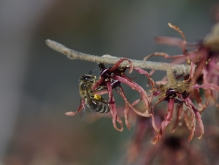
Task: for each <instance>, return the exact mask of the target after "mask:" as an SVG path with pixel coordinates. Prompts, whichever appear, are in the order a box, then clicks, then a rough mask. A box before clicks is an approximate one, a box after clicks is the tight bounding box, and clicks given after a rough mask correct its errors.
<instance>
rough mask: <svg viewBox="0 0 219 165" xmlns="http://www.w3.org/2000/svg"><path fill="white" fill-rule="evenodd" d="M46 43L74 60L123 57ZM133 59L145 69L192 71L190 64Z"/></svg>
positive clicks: (105, 60)
mask: <svg viewBox="0 0 219 165" xmlns="http://www.w3.org/2000/svg"><path fill="white" fill-rule="evenodd" d="M46 44H47V45H48V46H49V47H50V48H51V49H53V50H55V51H58V52H60V53H62V54H64V55H66V56H67V57H68V58H70V59H72V60H76V59H78V60H84V61H89V62H95V63H104V64H115V63H116V62H117V61H119V60H120V59H121V58H123V57H115V56H111V55H103V56H102V57H100V56H95V55H90V54H85V53H81V52H78V51H75V50H72V49H69V48H67V47H66V46H64V45H62V44H60V43H58V42H55V41H52V40H50V39H47V40H46ZM130 60H131V61H132V64H133V67H138V68H144V69H153V70H161V71H167V69H168V68H170V67H171V68H172V71H173V72H174V73H175V74H177V75H187V74H189V73H190V66H186V65H182V64H181V65H173V64H170V63H164V62H152V61H143V60H134V59H130ZM122 65H125V66H128V65H129V64H128V62H127V61H124V62H123V63H122Z"/></svg>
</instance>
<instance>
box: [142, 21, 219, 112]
mask: <svg viewBox="0 0 219 165" xmlns="http://www.w3.org/2000/svg"><path fill="white" fill-rule="evenodd" d="M168 25H169V26H170V27H171V28H173V29H174V30H176V31H177V32H179V33H180V34H181V36H182V39H179V38H173V37H164V36H161V37H156V41H157V42H158V43H161V44H167V45H173V46H178V47H180V48H182V52H183V54H181V55H174V56H170V55H168V54H166V53H161V52H156V53H154V54H151V55H150V56H147V57H146V58H145V59H148V58H149V57H151V56H162V57H164V58H171V59H173V63H174V64H177V63H187V64H189V65H190V66H191V73H190V76H192V77H190V78H191V84H193V85H196V87H195V88H193V90H192V91H191V97H192V96H194V99H195V100H196V101H197V103H198V105H199V108H198V109H199V111H204V110H205V109H206V107H207V106H208V105H209V103H210V102H213V103H214V105H215V106H216V107H217V108H219V104H218V103H217V101H216V100H217V99H218V97H219V93H218V84H219V23H217V24H216V25H215V26H214V27H213V28H212V31H211V33H210V34H208V35H207V36H206V37H205V38H204V39H203V40H202V41H199V42H197V43H188V42H187V41H186V38H185V35H184V33H183V32H182V31H181V30H180V29H179V28H178V27H177V26H175V25H172V24H170V23H169V24H168ZM187 48H193V49H194V48H195V50H193V51H187ZM200 83H202V84H203V85H202V87H204V88H203V89H204V93H205V94H204V96H205V100H206V101H205V103H202V98H201V95H200V92H199V88H198V87H197V86H198V84H200ZM204 84H205V85H204ZM210 84H211V85H210ZM213 84H214V85H213ZM209 85H210V86H211V88H209V87H207V86H209ZM200 88H201V87H200Z"/></svg>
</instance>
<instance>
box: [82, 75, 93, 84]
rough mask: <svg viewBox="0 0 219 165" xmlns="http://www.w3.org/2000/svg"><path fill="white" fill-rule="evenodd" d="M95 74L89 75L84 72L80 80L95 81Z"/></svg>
mask: <svg viewBox="0 0 219 165" xmlns="http://www.w3.org/2000/svg"><path fill="white" fill-rule="evenodd" d="M95 80H96V76H93V75H89V74H84V75H82V76H81V78H80V81H85V82H91V83H93V82H95Z"/></svg>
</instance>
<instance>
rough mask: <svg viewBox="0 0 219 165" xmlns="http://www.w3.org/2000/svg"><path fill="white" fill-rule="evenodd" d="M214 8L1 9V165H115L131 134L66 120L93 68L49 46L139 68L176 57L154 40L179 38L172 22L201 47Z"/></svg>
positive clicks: (4, 5)
mask: <svg viewBox="0 0 219 165" xmlns="http://www.w3.org/2000/svg"><path fill="white" fill-rule="evenodd" d="M217 2H218V0H211V1H207V0H184V1H174V0H166V1H153V0H147V1H140V0H135V1H129V0H126V1H115V2H114V1H107V0H92V1H91V0H47V1H44V0H38V1H28V0H22V1H0V52H1V56H0V59H1V60H0V63H1V64H0V77H1V81H0V164H2V165H39V164H40V165H44V164H45V165H50V164H51V165H58V164H62V165H88V164H89V165H97V164H105V165H111V164H118V163H119V162H120V163H121V160H120V159H121V157H123V155H124V153H125V152H126V150H127V148H126V145H127V143H128V141H129V140H130V139H131V138H132V134H133V132H134V131H133V130H134V129H135V128H134V126H133V127H132V129H131V131H128V130H127V129H126V128H125V130H124V131H123V132H122V133H120V132H118V131H116V130H115V129H114V128H113V126H112V123H111V119H110V118H101V119H99V120H97V121H95V122H91V121H89V120H85V121H83V122H81V116H80V115H79V114H78V115H77V116H75V117H68V116H65V112H67V111H75V110H77V107H78V105H79V99H80V98H79V94H78V79H79V77H80V76H81V75H82V74H84V73H88V72H89V71H90V70H91V69H96V68H97V65H96V64H95V63H88V62H84V61H71V60H69V59H67V58H66V57H65V56H64V55H62V54H60V53H57V52H55V51H53V50H52V49H50V48H48V47H47V46H46V44H45V40H46V39H52V40H55V41H57V42H60V43H62V44H64V45H66V46H67V47H70V48H72V49H74V50H77V51H80V52H84V53H88V54H95V55H103V54H111V55H114V56H120V57H128V58H133V59H139V60H140V59H143V58H144V57H145V56H146V55H148V54H151V53H153V52H158V51H162V52H167V53H169V54H177V53H178V54H179V53H181V50H179V49H178V48H174V47H169V46H164V45H158V44H156V43H155V41H154V37H155V36H160V35H165V36H174V37H180V35H179V34H178V33H177V32H176V31H174V30H172V29H170V28H169V27H168V25H167V23H168V22H171V23H172V24H174V25H177V26H178V27H180V29H181V30H182V31H183V32H184V34H185V35H186V37H187V41H188V42H194V41H198V40H200V39H201V38H203V37H204V36H205V35H206V34H208V33H209V31H210V29H211V27H212V26H213V25H214V24H215V22H216V20H217V18H216V17H215V11H216V10H217V5H218V4H217ZM153 60H157V58H154V59H153ZM161 74H164V73H161ZM145 83H146V80H141V79H139V84H141V85H144V84H145ZM130 92H131V91H130ZM127 95H128V93H127ZM128 97H130V96H128ZM130 99H132V98H130ZM118 104H120V103H118ZM121 105H122V103H121ZM88 116H89V115H88ZM88 116H87V117H88Z"/></svg>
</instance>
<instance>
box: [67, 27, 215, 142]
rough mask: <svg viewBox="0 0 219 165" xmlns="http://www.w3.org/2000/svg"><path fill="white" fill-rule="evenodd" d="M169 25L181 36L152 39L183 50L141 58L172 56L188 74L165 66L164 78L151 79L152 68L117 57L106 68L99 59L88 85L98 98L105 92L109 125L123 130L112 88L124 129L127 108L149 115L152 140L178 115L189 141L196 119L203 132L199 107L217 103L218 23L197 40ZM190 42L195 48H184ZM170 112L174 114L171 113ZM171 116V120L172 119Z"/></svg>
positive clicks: (192, 134)
mask: <svg viewBox="0 0 219 165" xmlns="http://www.w3.org/2000/svg"><path fill="white" fill-rule="evenodd" d="M169 26H170V27H171V28H173V29H175V30H176V31H178V32H179V33H180V34H181V35H182V38H183V39H177V38H171V37H157V38H156V40H157V41H158V42H159V43H163V44H169V45H175V46H179V47H182V51H183V54H181V55H175V56H169V55H168V54H166V53H154V54H152V55H149V56H147V57H146V58H145V59H144V60H147V59H148V58H149V57H151V56H154V55H156V56H163V57H165V58H171V59H173V64H178V63H184V64H187V65H190V68H191V69H190V74H189V75H175V74H174V73H173V71H172V68H168V69H167V80H162V81H159V82H155V81H154V80H153V79H152V78H151V75H152V72H151V73H150V74H149V73H148V72H147V71H145V70H143V69H141V68H137V67H133V64H132V61H131V60H129V59H127V58H121V59H120V60H119V61H118V62H116V63H115V64H114V65H113V66H112V67H109V68H107V67H106V66H105V65H104V64H103V63H100V64H99V69H100V77H99V79H98V80H96V81H95V82H93V84H92V87H91V90H92V93H94V95H93V96H96V97H97V96H99V97H98V98H101V96H100V95H103V94H108V101H107V105H108V107H109V111H110V112H111V116H112V123H113V126H114V128H115V129H116V130H118V131H123V124H122V120H121V118H120V117H119V116H118V113H117V108H116V102H115V97H114V95H113V90H115V91H116V92H117V93H118V94H119V95H120V96H121V97H122V99H123V100H124V103H125V105H124V110H123V111H124V118H125V124H126V126H127V128H128V129H130V124H129V121H128V115H129V110H130V109H131V110H133V111H134V112H135V113H136V114H137V115H139V116H142V117H146V118H151V122H152V128H153V129H154V130H155V133H156V135H155V137H154V139H153V141H152V143H154V144H155V143H157V142H158V141H160V140H161V137H162V136H163V133H164V131H165V130H166V129H167V127H168V126H169V125H170V124H173V128H172V132H174V131H175V129H176V127H177V126H178V125H179V123H180V122H181V120H182V119H183V120H184V122H185V124H186V126H187V128H188V129H189V130H190V135H189V137H188V141H191V140H192V138H193V136H194V133H195V129H196V123H198V126H199V129H200V136H199V139H200V138H201V137H202V135H203V134H204V125H203V122H202V119H201V113H202V111H203V110H204V109H206V107H207V106H208V105H209V104H210V103H211V102H213V103H214V104H215V105H216V107H219V104H218V103H217V99H218V91H219V86H218V83H219V77H218V74H219V61H218V60H219V24H218V25H216V27H215V28H214V29H213V32H212V33H211V34H210V35H209V36H208V37H206V38H205V39H204V40H203V41H201V42H199V43H197V44H189V43H187V42H186V39H185V36H184V34H183V32H182V31H181V30H180V29H179V28H178V27H176V26H174V25H172V24H169ZM215 33H216V34H215ZM215 35H217V37H216V38H215V37H214V36H215ZM194 46H195V50H193V51H187V49H186V48H187V47H190V48H191V47H194ZM123 62H126V63H128V64H129V65H124V63H123ZM127 69H128V70H129V73H131V72H132V71H136V72H137V73H139V74H143V75H145V76H146V78H147V79H148V80H149V85H150V87H151V90H150V91H149V92H150V94H148V93H147V92H146V91H145V89H144V88H143V87H142V86H141V85H139V84H138V83H136V82H135V81H134V80H132V79H131V78H129V77H128V76H127V75H126V70H127ZM122 84H125V85H127V86H128V87H130V88H131V89H133V90H135V91H137V92H138V94H139V95H140V98H139V99H137V100H136V101H134V102H130V101H128V98H127V97H126V95H125V91H124V89H123V88H122ZM200 89H202V90H203V91H204V98H205V102H204V103H203V101H202V97H201V94H200ZM94 98H95V97H94ZM98 98H96V100H98ZM140 101H141V102H143V105H144V111H140V110H137V109H136V108H135V106H136V105H138V104H139V102H140ZM194 101H195V102H196V103H197V105H198V108H197V107H196V106H195V105H194V104H195V103H194ZM161 102H166V103H167V112H166V110H165V109H163V111H164V112H166V114H165V116H163V119H162V121H161V122H160V126H159V127H158V126H157V122H156V120H155V118H156V113H157V112H156V109H155V107H156V106H157V105H158V104H160V103H161ZM84 104H85V103H84ZM84 104H83V105H84ZM79 109H80V110H78V111H77V112H79V111H81V109H83V107H79ZM174 111H176V112H174ZM174 113H175V114H176V115H174ZM68 114H69V115H71V114H75V113H74V112H70V113H68ZM174 117H175V118H174ZM173 119H174V122H173V123H172V121H173ZM117 123H118V124H119V127H118V126H117Z"/></svg>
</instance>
